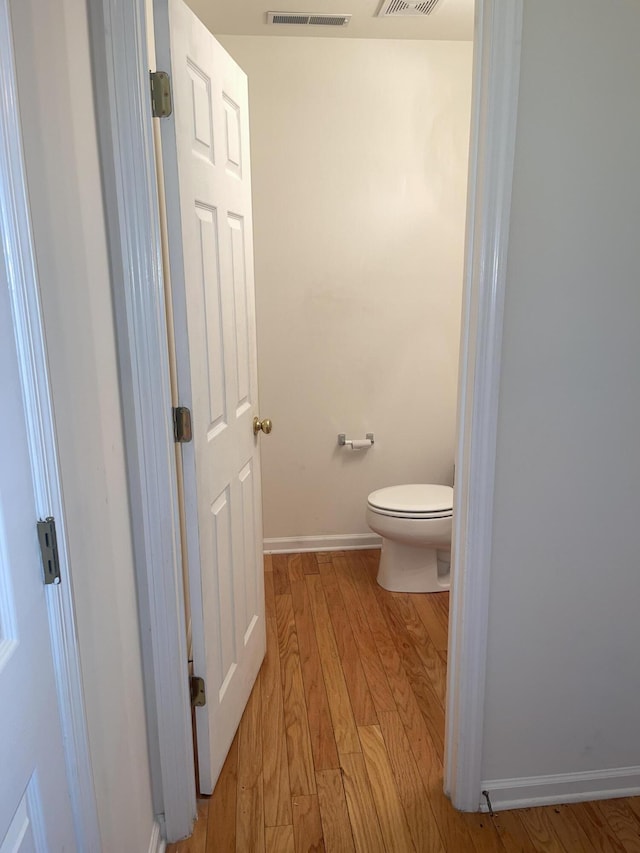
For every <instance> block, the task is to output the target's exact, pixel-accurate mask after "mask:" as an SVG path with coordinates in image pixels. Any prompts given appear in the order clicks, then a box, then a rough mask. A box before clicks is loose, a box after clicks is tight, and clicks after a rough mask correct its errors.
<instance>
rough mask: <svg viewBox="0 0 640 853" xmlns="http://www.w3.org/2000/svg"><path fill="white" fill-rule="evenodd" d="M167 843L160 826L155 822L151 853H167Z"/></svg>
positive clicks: (152, 830)
mask: <svg viewBox="0 0 640 853" xmlns="http://www.w3.org/2000/svg"><path fill="white" fill-rule="evenodd" d="M166 849H167V842H166V841H165V840H164V838H163V837H162V833H161V832H160V824H159V823H158V821H154V823H153V826H152V828H151V840H150V841H149V853H165V850H166Z"/></svg>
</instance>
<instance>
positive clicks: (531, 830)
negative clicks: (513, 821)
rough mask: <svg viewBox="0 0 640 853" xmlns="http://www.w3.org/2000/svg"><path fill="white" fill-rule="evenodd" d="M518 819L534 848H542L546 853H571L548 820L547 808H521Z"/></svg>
mask: <svg viewBox="0 0 640 853" xmlns="http://www.w3.org/2000/svg"><path fill="white" fill-rule="evenodd" d="M520 819H521V821H522V824H523V826H524V828H525V829H526V831H527V834H528V836H529V838H530V839H531V841H532V843H533V846H534V850H541V851H542V850H544V851H548V853H573V851H571V850H567V849H566V848H565V846H564V845H563V844H562V842H561V841H560V839H559V838H558V836H557V835H556V833H555V830H554V828H553V825H552V823H551V821H550V820H549V814H548V809H545V808H534V809H521V810H520Z"/></svg>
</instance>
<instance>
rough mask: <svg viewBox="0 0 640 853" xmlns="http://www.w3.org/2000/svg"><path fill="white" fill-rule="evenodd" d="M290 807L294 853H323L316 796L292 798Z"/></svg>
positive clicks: (320, 823)
mask: <svg viewBox="0 0 640 853" xmlns="http://www.w3.org/2000/svg"><path fill="white" fill-rule="evenodd" d="M291 807H292V811H293V838H294V849H295V851H296V853H324V849H325V847H324V840H323V837H322V822H321V820H320V806H319V805H318V797H317V795H316V794H313V795H312V796H307V797H294V798H293V802H292V804H291Z"/></svg>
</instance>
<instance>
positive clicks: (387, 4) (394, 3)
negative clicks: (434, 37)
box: [377, 0, 440, 18]
mask: <svg viewBox="0 0 640 853" xmlns="http://www.w3.org/2000/svg"><path fill="white" fill-rule="evenodd" d="M439 2H440V0H422V2H419V0H384V2H383V4H382V6H381V7H380V9H379V11H378V15H377V17H378V18H398V17H403V18H406V17H410V16H422V15H430V14H431V13H432V12H433V10H434V9H435V8H436V6H437V5H438V3H439Z"/></svg>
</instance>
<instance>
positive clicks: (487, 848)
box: [457, 812, 505, 853]
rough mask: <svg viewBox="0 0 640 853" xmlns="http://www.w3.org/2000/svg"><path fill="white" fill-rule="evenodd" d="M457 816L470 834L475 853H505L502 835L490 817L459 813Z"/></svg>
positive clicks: (472, 813) (474, 813)
mask: <svg viewBox="0 0 640 853" xmlns="http://www.w3.org/2000/svg"><path fill="white" fill-rule="evenodd" d="M457 816H458V819H459V820H460V821H462V823H463V824H464V825H465V828H466V830H467V832H468V833H469V836H470V838H471V841H472V842H473V849H474V850H475V853H505V848H504V846H503V844H502V840H501V837H500V834H499V833H498V830H497V828H496V826H495V825H494V821H493V818H492V817H491V816H490V815H488V814H479V813H476V812H458V814H457Z"/></svg>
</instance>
